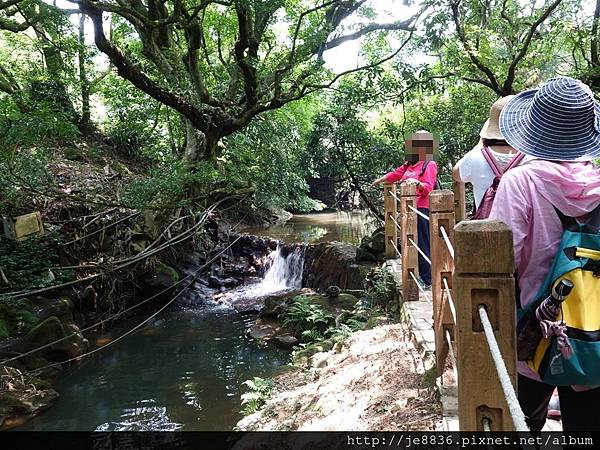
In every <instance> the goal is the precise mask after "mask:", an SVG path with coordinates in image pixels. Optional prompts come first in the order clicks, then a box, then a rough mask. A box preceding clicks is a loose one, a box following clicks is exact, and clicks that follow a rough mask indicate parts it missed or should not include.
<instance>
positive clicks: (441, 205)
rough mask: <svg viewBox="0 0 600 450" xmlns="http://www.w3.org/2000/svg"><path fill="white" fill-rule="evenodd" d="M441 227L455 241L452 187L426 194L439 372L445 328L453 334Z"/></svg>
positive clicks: (449, 261) (450, 267) (448, 263)
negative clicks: (445, 285) (445, 282)
mask: <svg viewBox="0 0 600 450" xmlns="http://www.w3.org/2000/svg"><path fill="white" fill-rule="evenodd" d="M440 227H444V229H445V230H446V233H448V237H449V238H450V242H454V194H453V193H452V191H448V190H444V191H433V192H432V193H431V195H430V196H429V234H430V236H431V297H432V300H433V328H434V331H435V358H436V368H437V371H438V375H441V374H442V373H443V372H444V365H445V362H446V356H448V343H447V341H446V330H449V331H450V334H451V335H452V334H453V329H454V319H453V318H452V312H451V310H450V306H449V304H448V302H449V301H450V299H448V298H447V297H446V296H445V295H444V282H443V280H444V278H445V279H447V280H448V285H449V288H450V289H452V272H453V271H454V259H453V258H452V255H451V254H450V251H449V250H448V246H447V245H446V242H445V241H444V237H443V235H442V233H441V231H440Z"/></svg>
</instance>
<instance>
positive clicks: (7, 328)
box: [0, 297, 39, 339]
mask: <svg viewBox="0 0 600 450" xmlns="http://www.w3.org/2000/svg"><path fill="white" fill-rule="evenodd" d="M38 322H39V320H38V318H37V317H36V316H35V315H34V314H33V312H32V308H31V304H30V303H29V302H28V301H27V300H23V299H14V298H10V297H8V298H0V339H2V338H7V337H10V336H15V335H18V334H22V333H27V332H28V331H29V330H31V329H32V328H33V327H34V326H35V325H37V324H38Z"/></svg>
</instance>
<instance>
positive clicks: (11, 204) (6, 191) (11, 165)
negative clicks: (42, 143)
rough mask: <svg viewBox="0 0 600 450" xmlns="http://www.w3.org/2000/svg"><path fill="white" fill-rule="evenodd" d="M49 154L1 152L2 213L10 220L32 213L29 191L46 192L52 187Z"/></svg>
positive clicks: (0, 193)
mask: <svg viewBox="0 0 600 450" xmlns="http://www.w3.org/2000/svg"><path fill="white" fill-rule="evenodd" d="M49 162H50V157H49V152H48V151H46V149H44V148H43V147H38V148H33V149H23V150H21V149H17V150H8V149H0V211H2V213H3V214H4V215H7V216H17V215H20V214H25V213H27V212H31V210H30V209H29V195H30V194H29V191H30V190H34V191H35V190H37V191H42V190H44V189H45V188H46V187H47V186H48V185H49V184H50V177H49V173H48V169H47V167H48V166H47V165H48V163H49Z"/></svg>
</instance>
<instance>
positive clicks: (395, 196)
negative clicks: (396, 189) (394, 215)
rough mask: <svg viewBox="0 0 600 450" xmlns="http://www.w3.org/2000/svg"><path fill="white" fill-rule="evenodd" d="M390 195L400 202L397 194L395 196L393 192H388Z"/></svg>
mask: <svg viewBox="0 0 600 450" xmlns="http://www.w3.org/2000/svg"><path fill="white" fill-rule="evenodd" d="M388 193H389V194H390V195H391V196H392V197H394V198H395V199H396V201H398V202H399V201H400V199H399V198H398V196H397V195H396V194H394V193H393V192H392V191H388Z"/></svg>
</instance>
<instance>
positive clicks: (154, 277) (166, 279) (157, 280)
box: [142, 263, 179, 287]
mask: <svg viewBox="0 0 600 450" xmlns="http://www.w3.org/2000/svg"><path fill="white" fill-rule="evenodd" d="M142 280H143V282H144V283H145V284H146V285H147V286H149V287H169V286H172V285H173V284H175V283H176V282H178V281H179V273H178V272H177V271H176V270H175V269H173V268H172V267H171V266H168V265H166V264H162V263H161V264H160V265H158V266H157V267H156V268H155V269H154V270H153V271H150V272H148V273H146V274H144V276H143V277H142Z"/></svg>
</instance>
